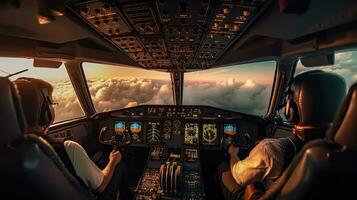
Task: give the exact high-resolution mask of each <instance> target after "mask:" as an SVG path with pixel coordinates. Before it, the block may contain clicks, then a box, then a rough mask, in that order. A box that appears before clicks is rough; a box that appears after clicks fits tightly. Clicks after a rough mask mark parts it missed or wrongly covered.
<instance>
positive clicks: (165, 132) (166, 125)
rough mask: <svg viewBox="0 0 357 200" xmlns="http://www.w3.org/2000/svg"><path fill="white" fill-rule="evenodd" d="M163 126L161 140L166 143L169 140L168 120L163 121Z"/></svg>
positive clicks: (170, 124)
mask: <svg viewBox="0 0 357 200" xmlns="http://www.w3.org/2000/svg"><path fill="white" fill-rule="evenodd" d="M163 126H164V127H163V130H162V131H163V139H164V140H166V141H168V140H170V139H171V132H172V122H171V121H170V120H166V121H164V124H163Z"/></svg>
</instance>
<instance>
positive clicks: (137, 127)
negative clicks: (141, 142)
mask: <svg viewBox="0 0 357 200" xmlns="http://www.w3.org/2000/svg"><path fill="white" fill-rule="evenodd" d="M130 131H131V132H132V133H140V132H141V123H139V122H133V123H131V124H130Z"/></svg>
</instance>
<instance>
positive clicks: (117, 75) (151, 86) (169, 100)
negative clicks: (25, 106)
mask: <svg viewBox="0 0 357 200" xmlns="http://www.w3.org/2000/svg"><path fill="white" fill-rule="evenodd" d="M275 68H276V62H275V61H267V62H259V63H252V64H244V65H233V66H228V67H221V68H216V69H209V70H202V71H196V72H186V73H185V76H184V88H183V104H184V105H203V106H213V107H217V108H223V109H227V110H233V111H239V112H243V113H249V114H254V115H264V114H265V113H266V111H267V107H268V104H269V100H270V96H271V90H272V84H273V79H274V73H275ZM83 69H84V72H85V75H86V79H87V83H88V88H89V91H90V93H91V97H92V100H93V104H94V107H95V108H96V110H97V111H98V112H104V111H110V110H117V109H122V108H128V107H133V106H138V105H145V104H161V105H173V104H174V102H173V92H172V86H171V79H170V73H168V72H159V71H149V70H145V69H138V68H132V67H123V66H112V65H103V64H95V63H83Z"/></svg>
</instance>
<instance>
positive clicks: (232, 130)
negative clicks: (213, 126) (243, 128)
mask: <svg viewBox="0 0 357 200" xmlns="http://www.w3.org/2000/svg"><path fill="white" fill-rule="evenodd" d="M224 134H227V135H235V134H236V126H235V125H234V124H225V125H224Z"/></svg>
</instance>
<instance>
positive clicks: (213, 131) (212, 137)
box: [202, 124, 217, 144]
mask: <svg viewBox="0 0 357 200" xmlns="http://www.w3.org/2000/svg"><path fill="white" fill-rule="evenodd" d="M202 139H203V141H202V143H204V144H215V141H216V139H217V127H216V124H203V134H202Z"/></svg>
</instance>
